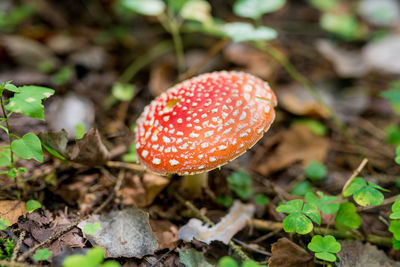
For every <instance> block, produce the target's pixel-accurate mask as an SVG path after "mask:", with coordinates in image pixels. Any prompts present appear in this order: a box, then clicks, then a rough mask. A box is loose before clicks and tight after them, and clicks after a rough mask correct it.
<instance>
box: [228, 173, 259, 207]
mask: <svg viewBox="0 0 400 267" xmlns="http://www.w3.org/2000/svg"><path fill="white" fill-rule="evenodd" d="M227 182H228V186H229V188H230V189H231V190H232V191H233V192H235V194H236V195H238V196H239V197H240V198H241V199H243V200H248V199H249V198H250V197H251V196H252V195H253V190H252V188H251V183H252V179H251V177H250V175H249V174H247V173H245V172H242V171H235V172H233V173H232V174H231V175H229V176H228V178H227Z"/></svg>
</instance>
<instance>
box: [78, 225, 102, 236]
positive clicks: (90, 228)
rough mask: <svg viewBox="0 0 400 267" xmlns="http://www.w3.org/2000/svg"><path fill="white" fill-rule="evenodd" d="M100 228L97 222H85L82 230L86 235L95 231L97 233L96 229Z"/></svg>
mask: <svg viewBox="0 0 400 267" xmlns="http://www.w3.org/2000/svg"><path fill="white" fill-rule="evenodd" d="M101 229H103V228H101V225H100V223H98V222H95V223H87V224H86V225H85V226H84V227H83V232H84V233H85V234H87V235H94V234H95V233H97V232H98V231H100V230H101Z"/></svg>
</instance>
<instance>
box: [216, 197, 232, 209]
mask: <svg viewBox="0 0 400 267" xmlns="http://www.w3.org/2000/svg"><path fill="white" fill-rule="evenodd" d="M217 202H218V203H219V204H221V205H222V206H225V207H230V206H232V204H233V198H232V197H231V196H229V195H221V196H218V197H217Z"/></svg>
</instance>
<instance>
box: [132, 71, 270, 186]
mask: <svg viewBox="0 0 400 267" xmlns="http://www.w3.org/2000/svg"><path fill="white" fill-rule="evenodd" d="M276 105H277V100H276V97H275V95H274V93H273V91H272V90H271V88H270V87H269V85H268V84H267V83H266V82H264V81H263V80H261V79H259V78H257V77H255V76H253V75H251V74H247V73H244V72H237V71H221V72H213V73H207V74H202V75H200V76H197V77H194V78H192V79H189V80H186V81H183V82H181V83H179V84H177V85H175V86H174V87H172V88H170V89H169V90H167V91H166V92H165V93H163V94H161V95H160V96H158V97H157V98H156V99H155V100H153V101H152V102H151V103H150V105H148V106H147V107H146V108H145V110H144V112H143V113H142V115H141V116H140V117H139V119H138V120H137V127H136V150H137V155H138V158H139V161H140V162H141V163H142V164H143V165H144V166H146V167H147V168H148V169H150V170H151V171H153V172H156V173H158V174H162V175H165V174H172V173H176V174H178V175H184V176H185V178H184V187H185V188H187V189H188V190H189V191H190V192H191V193H193V194H198V193H199V192H201V188H202V187H205V186H207V176H206V175H204V173H206V172H207V171H209V170H212V169H215V168H217V167H220V166H222V165H224V164H226V163H227V162H229V161H231V160H233V159H235V158H237V157H238V156H240V155H241V154H243V153H244V152H246V150H247V149H249V148H251V147H252V146H253V145H254V144H255V143H256V142H257V141H258V140H259V139H260V138H261V137H262V136H263V134H264V132H266V131H267V130H268V129H269V127H270V125H271V124H272V122H273V120H274V118H275V111H274V107H275V106H276Z"/></svg>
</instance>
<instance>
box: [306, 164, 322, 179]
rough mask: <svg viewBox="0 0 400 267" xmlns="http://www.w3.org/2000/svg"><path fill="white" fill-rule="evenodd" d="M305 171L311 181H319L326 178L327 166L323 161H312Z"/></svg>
mask: <svg viewBox="0 0 400 267" xmlns="http://www.w3.org/2000/svg"><path fill="white" fill-rule="evenodd" d="M305 173H306V176H307V177H308V178H310V180H311V181H319V180H323V179H325V177H326V168H325V165H324V164H322V163H321V162H319V161H312V162H310V163H309V164H308V165H307V166H306V169H305Z"/></svg>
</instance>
